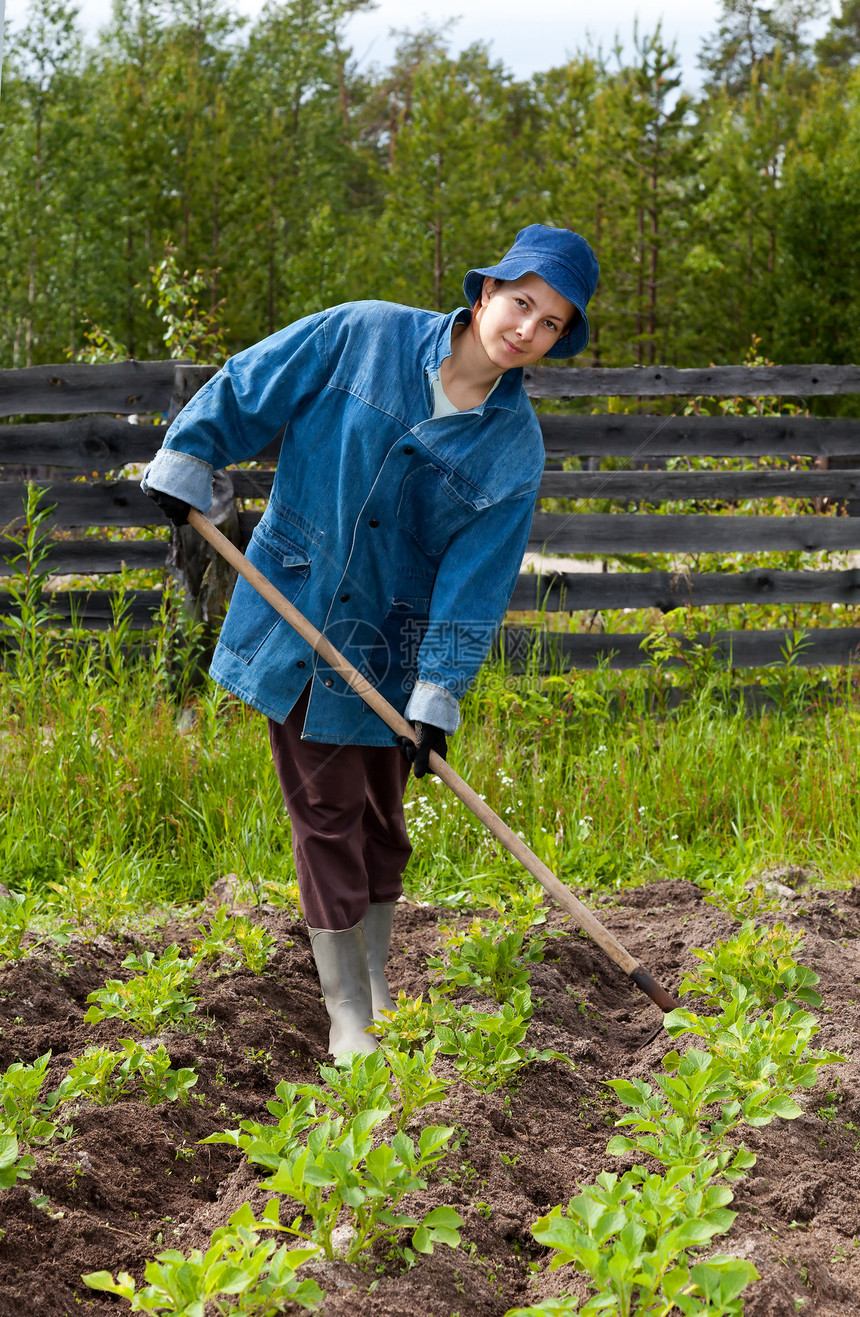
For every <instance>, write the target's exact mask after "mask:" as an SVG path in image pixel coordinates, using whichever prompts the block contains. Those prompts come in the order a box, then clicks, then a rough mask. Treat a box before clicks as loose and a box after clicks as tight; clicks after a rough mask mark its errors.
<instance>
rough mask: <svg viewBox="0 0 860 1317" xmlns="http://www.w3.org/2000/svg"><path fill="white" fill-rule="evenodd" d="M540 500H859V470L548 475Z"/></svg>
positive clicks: (546, 475)
mask: <svg viewBox="0 0 860 1317" xmlns="http://www.w3.org/2000/svg"><path fill="white" fill-rule="evenodd" d="M540 497H541V498H611V499H618V500H620V501H621V502H642V503H670V502H676V501H678V500H681V499H695V500H697V501H699V502H702V503H707V502H717V501H723V502H731V503H735V502H739V501H741V500H742V499H757V498H807V499H813V498H829V499H849V498H857V497H860V471H857V472H853V471H548V472H547V473H546V474H545V475H544V477H543V479H542V481H541V486H540Z"/></svg>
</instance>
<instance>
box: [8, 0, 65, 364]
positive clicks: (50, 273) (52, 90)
mask: <svg viewBox="0 0 860 1317" xmlns="http://www.w3.org/2000/svg"><path fill="white" fill-rule="evenodd" d="M77 18H78V11H77V9H75V8H73V7H70V6H67V5H66V4H65V3H63V0H33V4H32V5H31V8H30V13H29V22H28V26H27V28H26V30H25V31H24V33H23V34H22V35H21V36H20V37H18V38H17V39H16V40H14V41H13V43H12V46H11V51H10V65H11V68H10V72H9V75H8V76H7V82H6V88H5V91H4V104H3V145H4V150H3V163H2V166H0V171H2V172H0V185H2V186H0V192H2V195H3V198H4V200H3V201H2V202H0V236H2V245H3V251H4V261H3V273H2V275H0V280H2V285H0V286H2V295H0V296H2V303H3V309H4V322H5V324H4V328H5V333H4V340H5V343H4V355H6V356H7V357H8V359H9V360H10V362H11V364H13V365H19V364H20V365H27V366H29V365H32V364H33V362H34V360H35V358H36V355H37V354H39V353H40V351H41V349H43V348H47V347H48V345H51V347H53V345H54V343H55V342H56V338H57V330H58V327H59V333H60V334H62V333H63V332H64V331H65V328H66V323H65V314H64V307H63V298H64V294H66V295H67V290H68V287H69V283H70V280H71V281H72V282H73V277H72V274H71V272H70V265H71V266H73V265H74V260H75V249H74V244H73V243H70V242H69V241H68V238H69V232H68V226H67V223H66V216H67V206H66V202H67V199H68V192H67V187H68V184H69V181H70V180H69V176H68V174H67V172H66V169H65V167H64V166H65V161H66V159H67V158H68V154H69V150H70V148H71V146H72V142H73V138H74V132H75V126H76V122H77V120H78V117H79V110H80V93H81V87H80V80H79V74H80V63H81V59H80V34H79V31H78V26H77Z"/></svg>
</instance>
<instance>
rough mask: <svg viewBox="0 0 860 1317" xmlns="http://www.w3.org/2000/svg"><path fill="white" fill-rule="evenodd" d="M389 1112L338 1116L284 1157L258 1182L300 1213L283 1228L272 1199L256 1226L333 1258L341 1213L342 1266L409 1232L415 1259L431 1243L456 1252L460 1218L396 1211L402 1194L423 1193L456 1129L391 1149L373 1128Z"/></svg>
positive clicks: (404, 1138) (436, 1128)
mask: <svg viewBox="0 0 860 1317" xmlns="http://www.w3.org/2000/svg"><path fill="white" fill-rule="evenodd" d="M387 1114H388V1113H387V1111H384V1110H373V1109H368V1110H365V1111H361V1112H359V1114H358V1115H356V1116H353V1117H352V1118H351V1119H350V1120H344V1119H343V1118H341V1117H337V1118H335V1119H334V1120H326V1121H323V1122H322V1123H321V1124H319V1125H317V1126H316V1127H315V1128H314V1129H312V1130H311V1131H310V1133H309V1134H308V1138H307V1143H306V1144H305V1146H303V1147H301V1148H299V1149H296V1150H295V1151H294V1152H293V1153H291V1154H290V1155H288V1156H287V1157H284V1158H282V1159H281V1161H280V1163H279V1165H278V1168H277V1170H276V1171H275V1173H274V1174H273V1175H272V1176H270V1178H269V1179H268V1180H265V1181H264V1182H263V1183H264V1187H265V1188H267V1189H272V1190H274V1191H275V1192H276V1193H278V1194H280V1195H283V1196H284V1197H287V1198H292V1199H293V1200H294V1201H295V1202H296V1203H298V1204H299V1205H300V1207H301V1212H300V1213H299V1215H298V1216H296V1217H295V1218H294V1219H293V1220H292V1221H291V1222H289V1223H283V1224H282V1223H281V1222H280V1219H279V1204H278V1201H277V1200H276V1199H275V1200H272V1202H270V1204H269V1205H268V1207H267V1209H266V1214H264V1218H263V1220H262V1221H260V1222H257V1223H255V1225H256V1226H257V1227H262V1226H264V1225H265V1226H267V1227H268V1228H270V1229H279V1230H284V1231H287V1232H288V1233H289V1234H291V1235H295V1236H296V1237H297V1238H299V1239H304V1240H306V1241H307V1242H308V1243H311V1244H317V1245H319V1247H320V1248H321V1249H322V1251H323V1253H324V1255H325V1256H326V1257H327V1258H330V1259H333V1258H334V1257H335V1256H337V1254H338V1253H339V1252H340V1250H339V1247H338V1244H337V1243H336V1240H335V1229H336V1227H337V1226H338V1224H339V1222H340V1220H341V1215H342V1213H343V1212H344V1211H345V1213H346V1217H347V1227H348V1235H349V1238H348V1242H347V1243H346V1245H345V1247H344V1248H343V1251H342V1256H343V1257H344V1259H345V1260H346V1261H347V1262H354V1261H356V1260H357V1259H358V1258H359V1257H361V1256H362V1255H363V1254H365V1253H367V1252H368V1251H369V1250H370V1249H371V1248H372V1247H373V1245H374V1244H375V1243H377V1241H379V1240H381V1239H386V1238H388V1239H393V1238H394V1237H396V1236H397V1234H398V1233H399V1232H400V1231H401V1230H411V1231H412V1232H413V1233H412V1248H413V1249H415V1250H417V1251H418V1252H419V1253H432V1252H433V1247H434V1244H447V1245H448V1246H449V1247H450V1248H456V1247H457V1246H458V1245H459V1243H460V1235H459V1227H460V1226H461V1225H462V1219H461V1217H460V1216H459V1214H458V1213H457V1212H455V1211H454V1209H453V1208H452V1207H436V1208H433V1209H432V1210H431V1211H429V1212H426V1213H425V1214H424V1216H423V1217H421V1218H418V1217H414V1216H411V1215H409V1214H406V1213H403V1212H398V1210H397V1208H398V1206H399V1204H400V1201H401V1199H403V1198H404V1197H405V1196H406V1195H407V1194H411V1193H415V1192H417V1191H419V1190H421V1189H426V1187H427V1180H426V1175H427V1173H428V1172H429V1171H430V1170H431V1169H432V1168H433V1167H434V1166H435V1165H436V1164H437V1163H438V1162H439V1161H440V1160H441V1159H442V1157H443V1156H444V1155H445V1152H446V1145H447V1144H448V1142H449V1140H450V1138H451V1135H452V1134H453V1133H454V1127H453V1126H452V1125H430V1126H427V1127H426V1128H425V1129H423V1130H422V1131H421V1134H420V1136H419V1138H418V1142H417V1144H416V1143H415V1142H414V1141H413V1140H412V1139H411V1138H409V1136H408V1135H406V1134H404V1133H403V1132H402V1131H401V1132H400V1133H398V1134H395V1136H394V1138H393V1139H392V1141H391V1143H385V1142H380V1143H377V1142H376V1141H375V1134H376V1128H377V1126H378V1125H380V1124H381V1123H382V1122H383V1121H384V1120H385V1119H386V1117H387ZM305 1216H307V1217H309V1218H310V1220H311V1225H310V1227H309V1228H303V1217H305Z"/></svg>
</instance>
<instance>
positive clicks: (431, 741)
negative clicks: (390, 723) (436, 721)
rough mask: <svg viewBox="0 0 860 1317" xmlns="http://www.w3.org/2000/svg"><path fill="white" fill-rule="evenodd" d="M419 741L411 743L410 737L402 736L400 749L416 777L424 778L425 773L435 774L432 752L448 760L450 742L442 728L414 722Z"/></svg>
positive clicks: (399, 738)
mask: <svg viewBox="0 0 860 1317" xmlns="http://www.w3.org/2000/svg"><path fill="white" fill-rule="evenodd" d="M412 726H413V727H414V728H415V735H416V736H417V738H418V739H417V741H410V740H409V737H408V736H400V737H398V740H399V742H400V749H401V750H402V752H403V757H404V759H408V760H409V762H410V764H411V765H412V772H413V773H414V774H415V776H416V777H423V776H424V774H425V773H431V774H432V772H433V770H432V768H431V767H430V751H431V750H435V751H436V753H437V755H441V756H442V758H443V759H447V758H448V742H447V740H446V738H445V733H444V732H443V731H442V728H441V727H434V726H433V724H432V723H418V722H414V723H413V724H412Z"/></svg>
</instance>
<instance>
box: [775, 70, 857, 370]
mask: <svg viewBox="0 0 860 1317" xmlns="http://www.w3.org/2000/svg"><path fill="white" fill-rule="evenodd" d="M778 250H779V260H778V267H777V276H778V284H779V289H780V296H779V302H778V308H777V316H776V350H777V352H778V353H779V356H780V359H782V360H789V361H831V362H852V361H857V360H860V303H858V300H857V288H858V285H860V70H858V71H855V72H854V73H853V74H852V75H851V77H850V79H849V82H848V84H847V86H846V85H845V84H844V83H843V81H842V79H837V78H834V79H831V80H830V81H829V82H828V83H827V84H825V85H824V87H823V88H822V91H821V94H820V96H819V97H817V98H816V101H815V102H814V103H813V104H812V105H811V106H810V107H809V110H808V112H807V114H806V115H805V116H804V119H803V122H802V124H801V128H800V133H799V136H798V141H797V146H796V148H795V150H794V151H793V153H792V155H791V156H790V158H789V159H788V161H787V163H786V168H785V176H784V181H783V188H782V196H781V206H780V214H779V248H778Z"/></svg>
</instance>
